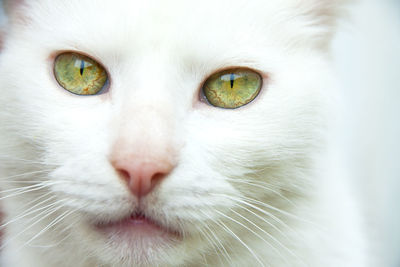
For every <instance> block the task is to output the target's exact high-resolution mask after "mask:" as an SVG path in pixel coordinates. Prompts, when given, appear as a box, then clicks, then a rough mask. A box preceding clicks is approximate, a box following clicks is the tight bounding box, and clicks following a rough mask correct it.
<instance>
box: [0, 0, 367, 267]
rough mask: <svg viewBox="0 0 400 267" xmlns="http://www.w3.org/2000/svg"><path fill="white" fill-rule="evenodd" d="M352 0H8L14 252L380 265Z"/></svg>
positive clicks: (3, 136) (5, 85)
mask: <svg viewBox="0 0 400 267" xmlns="http://www.w3.org/2000/svg"><path fill="white" fill-rule="evenodd" d="M342 2H344V1H332V0H252V1H245V0H230V1H227V0H217V1H211V0H203V1H183V0H172V1H161V0H149V1H136V0H134V1H127V0H114V1H109V0H98V1H89V0H68V1H67V0H65V1H50V0H31V1H29V2H28V1H26V2H23V1H9V2H6V5H7V13H8V15H9V24H8V25H7V28H6V29H5V33H4V36H3V38H2V39H3V41H2V43H3V45H2V46H3V48H2V51H1V57H0V88H1V97H0V121H1V128H0V149H1V150H0V151H1V155H0V158H1V162H0V173H1V175H0V177H2V181H1V184H0V186H1V188H2V197H3V198H2V200H1V202H2V206H3V209H4V212H5V218H4V222H3V225H4V226H3V229H4V231H5V238H4V240H3V245H2V246H3V250H2V258H3V259H2V260H3V263H2V265H1V266H7V267H8V266H13V267H14V266H15V267H28V266H29V267H39V266H40V267H50V266H59V267H61V266H77V267H89V266H90V267H93V266H270V267H283V266H290V267H297V266H310V267H317V266H318V267H322V266H324V267H329V266H331V267H338V266H340V267H363V266H366V265H367V257H366V255H367V251H366V241H365V240H364V237H363V229H362V220H361V217H360V214H359V213H360V211H359V208H358V207H357V205H356V201H355V197H354V196H353V194H352V191H351V190H350V188H349V186H348V184H347V180H346V179H347V177H346V173H345V172H344V171H342V168H341V167H340V165H339V164H336V163H335V162H332V161H331V159H332V157H331V156H330V155H331V153H330V148H329V145H328V144H330V143H331V142H330V136H329V134H328V133H329V131H330V130H329V129H330V127H331V125H330V124H331V123H330V122H332V121H333V119H332V118H333V117H331V115H330V114H331V107H333V108H335V104H334V101H333V99H334V86H333V85H332V84H333V82H332V78H331V77H330V76H331V75H330V67H329V53H328V52H329V44H330V41H331V37H332V35H333V32H334V25H335V20H336V17H337V15H338V14H339V13H340V9H341V7H342V4H343V3H342Z"/></svg>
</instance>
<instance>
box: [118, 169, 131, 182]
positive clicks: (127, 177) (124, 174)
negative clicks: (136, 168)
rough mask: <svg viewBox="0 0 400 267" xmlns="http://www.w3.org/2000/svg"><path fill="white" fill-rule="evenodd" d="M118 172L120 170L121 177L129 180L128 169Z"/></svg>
mask: <svg viewBox="0 0 400 267" xmlns="http://www.w3.org/2000/svg"><path fill="white" fill-rule="evenodd" d="M117 172H118V174H119V176H120V177H121V178H123V179H124V180H126V181H129V176H130V175H129V172H127V171H125V170H117Z"/></svg>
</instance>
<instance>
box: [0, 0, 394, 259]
mask: <svg viewBox="0 0 400 267" xmlns="http://www.w3.org/2000/svg"><path fill="white" fill-rule="evenodd" d="M332 1H335V0H332ZM3 22H4V15H3V13H2V10H1V9H0V23H3ZM340 26H341V27H340V31H339V34H338V36H337V38H336V40H335V42H334V46H333V48H334V53H333V59H334V63H335V69H336V71H337V76H338V79H339V82H340V84H341V92H342V93H343V95H344V97H343V99H344V101H345V104H346V106H347V112H348V114H346V115H347V116H346V117H347V118H348V120H347V122H346V125H345V126H344V131H343V140H344V141H345V143H346V147H348V148H349V149H348V150H347V153H346V156H345V157H346V160H347V161H348V162H349V166H351V167H352V170H353V177H354V178H355V182H356V185H357V187H358V188H360V190H361V192H362V196H363V197H364V200H365V202H366V203H367V208H368V209H367V211H366V213H367V215H368V218H369V224H370V226H371V228H370V229H372V230H371V236H372V237H374V240H375V242H374V243H375V244H376V247H374V248H373V249H374V251H372V252H371V253H374V254H377V255H380V256H379V258H380V260H381V261H382V262H380V263H376V264H375V266H376V267H381V266H382V267H400V212H399V211H400V208H399V207H398V205H400V101H399V100H400V0H360V1H359V2H358V3H355V4H354V5H352V8H351V12H350V16H349V19H348V21H346V22H343V23H342V24H341V25H340ZM375 266H374V267H375ZM338 267H339V266H338Z"/></svg>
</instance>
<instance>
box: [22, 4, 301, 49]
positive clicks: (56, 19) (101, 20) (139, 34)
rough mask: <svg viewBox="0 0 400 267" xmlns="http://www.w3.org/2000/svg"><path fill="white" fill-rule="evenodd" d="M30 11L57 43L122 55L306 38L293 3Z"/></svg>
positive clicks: (41, 7)
mask: <svg viewBox="0 0 400 267" xmlns="http://www.w3.org/2000/svg"><path fill="white" fill-rule="evenodd" d="M25 12H27V13H29V15H28V16H29V17H30V18H31V26H32V27H34V28H35V32H36V31H37V30H38V31H39V32H40V31H43V32H44V33H46V34H45V35H47V36H52V37H53V38H55V39H54V40H57V38H58V40H61V41H63V42H64V41H65V42H71V43H72V42H75V43H76V42H82V44H81V45H83V46H96V47H104V48H107V47H109V46H111V47H110V48H111V49H114V50H116V49H117V50H119V51H123V50H135V49H146V48H148V49H153V50H154V48H160V47H164V48H165V47H167V46H169V45H173V46H178V47H180V48H183V47H184V48H189V47H198V46H205V47H210V48H213V47H215V46H221V47H225V48H229V47H232V46H233V47H236V48H238V49H240V47H241V45H243V46H246V47H249V46H251V45H271V44H274V43H279V44H278V46H282V43H283V42H287V43H289V42H288V40H291V39H293V38H295V37H294V35H301V33H300V31H299V25H301V24H299V23H297V24H295V23H293V24H291V23H292V22H293V17H295V18H296V14H293V12H296V11H295V10H294V9H293V0H279V1H277V0H270V1H261V0H253V1H244V0H230V1H227V0H219V1H210V0H204V1H201V2H199V1H183V0H170V1H162V0H151V1H126V0H113V1H109V0H97V1H95V2H94V1H90V0H79V1H78V0H69V1H59V2H57V3H56V4H55V2H54V1H50V0H37V1H36V2H32V4H31V6H30V7H29V9H28V10H26V11H25ZM299 18H300V17H297V18H296V19H297V20H298V19H299ZM292 25H296V26H293V27H292ZM47 33H49V34H47ZM49 42H50V43H51V40H49ZM78 45H80V44H78Z"/></svg>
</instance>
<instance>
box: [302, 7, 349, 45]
mask: <svg viewBox="0 0 400 267" xmlns="http://www.w3.org/2000/svg"><path fill="white" fill-rule="evenodd" d="M350 2H352V0H299V1H297V4H298V5H299V6H301V8H300V10H302V13H303V15H304V16H305V17H307V19H308V25H309V28H310V29H312V32H313V35H314V36H313V38H314V40H315V41H316V42H317V45H318V46H320V47H322V48H326V47H328V46H329V44H330V43H331V40H332V37H333V35H334V33H335V31H336V27H337V24H338V21H339V19H340V18H342V17H344V15H345V14H346V7H347V5H348V4H349V3H350Z"/></svg>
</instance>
